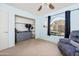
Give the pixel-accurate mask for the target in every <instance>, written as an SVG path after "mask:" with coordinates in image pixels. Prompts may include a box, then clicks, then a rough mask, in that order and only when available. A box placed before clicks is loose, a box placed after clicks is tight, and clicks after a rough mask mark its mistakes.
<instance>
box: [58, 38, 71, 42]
mask: <svg viewBox="0 0 79 59" xmlns="http://www.w3.org/2000/svg"><path fill="white" fill-rule="evenodd" d="M59 42H62V43H70V39H67V38H61V39H60V40H59Z"/></svg>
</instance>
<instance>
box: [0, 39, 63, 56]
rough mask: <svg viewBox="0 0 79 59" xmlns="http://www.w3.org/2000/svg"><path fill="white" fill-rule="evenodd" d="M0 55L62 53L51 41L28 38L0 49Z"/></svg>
mask: <svg viewBox="0 0 79 59" xmlns="http://www.w3.org/2000/svg"><path fill="white" fill-rule="evenodd" d="M0 56H62V54H61V53H60V51H59V49H58V47H57V45H56V44H54V43H52V42H48V41H45V40H39V39H38V40H36V39H30V40H26V41H21V42H19V43H17V44H16V45H15V46H14V47H11V48H8V49H5V50H1V51H0Z"/></svg>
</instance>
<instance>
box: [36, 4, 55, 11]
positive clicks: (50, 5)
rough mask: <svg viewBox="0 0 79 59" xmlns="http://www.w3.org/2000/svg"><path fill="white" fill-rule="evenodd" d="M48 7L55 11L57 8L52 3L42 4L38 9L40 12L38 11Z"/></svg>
mask: <svg viewBox="0 0 79 59" xmlns="http://www.w3.org/2000/svg"><path fill="white" fill-rule="evenodd" d="M45 5H46V6H48V7H49V8H50V9H54V8H55V7H54V6H53V5H52V3H44V4H41V5H40V6H39V8H38V10H37V11H41V10H42V8H43V6H45Z"/></svg>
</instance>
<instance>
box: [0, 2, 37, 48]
mask: <svg viewBox="0 0 79 59" xmlns="http://www.w3.org/2000/svg"><path fill="white" fill-rule="evenodd" d="M0 10H3V11H6V12H8V13H9V16H8V17H9V19H8V20H9V25H8V26H9V27H8V31H9V32H8V43H9V44H8V47H12V46H14V45H15V30H14V28H15V15H19V16H23V17H28V18H32V19H35V18H36V16H35V15H33V14H32V13H29V12H26V11H23V10H20V9H17V8H14V7H11V6H9V5H7V4H3V3H1V4H0Z"/></svg>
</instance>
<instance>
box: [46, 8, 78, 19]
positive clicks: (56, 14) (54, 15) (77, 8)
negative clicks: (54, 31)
mask: <svg viewBox="0 0 79 59" xmlns="http://www.w3.org/2000/svg"><path fill="white" fill-rule="evenodd" d="M76 10H79V8H77V9H73V10H67V11H76ZM62 13H65V11H64V12H61V13H57V14H55V15H49V16H56V15H59V14H62ZM46 18H48V17H46Z"/></svg>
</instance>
